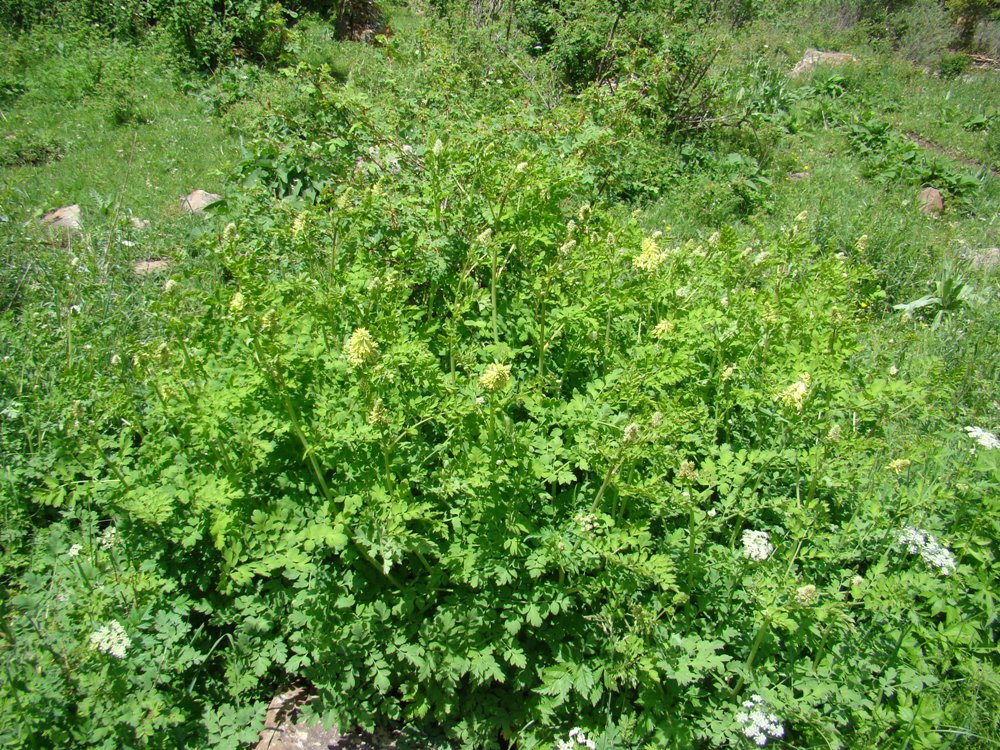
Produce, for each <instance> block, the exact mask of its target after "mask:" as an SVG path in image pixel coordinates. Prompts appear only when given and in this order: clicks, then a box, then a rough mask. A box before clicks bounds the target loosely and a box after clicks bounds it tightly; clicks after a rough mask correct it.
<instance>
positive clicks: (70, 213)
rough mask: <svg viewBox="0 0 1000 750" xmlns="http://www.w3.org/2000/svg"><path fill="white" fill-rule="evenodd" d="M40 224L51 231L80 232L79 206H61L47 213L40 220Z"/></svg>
mask: <svg viewBox="0 0 1000 750" xmlns="http://www.w3.org/2000/svg"><path fill="white" fill-rule="evenodd" d="M41 222H42V224H45V225H46V226H48V227H50V228H51V229H62V230H65V231H73V232H78V231H80V228H81V225H80V206H78V205H77V204H76V203H74V204H73V205H72V206H63V207H62V208H57V209H56V210H55V211H49V212H48V213H47V214H45V215H44V216H43V217H42V218H41Z"/></svg>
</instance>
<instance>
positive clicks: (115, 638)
mask: <svg viewBox="0 0 1000 750" xmlns="http://www.w3.org/2000/svg"><path fill="white" fill-rule="evenodd" d="M131 645H132V641H131V640H130V639H129V637H128V634H127V633H126V632H125V628H123V627H122V626H121V623H120V622H118V620H112V621H111V622H109V623H108V624H107V625H102V626H101V627H100V628H98V629H97V630H96V631H94V633H93V634H92V635H91V636H90V647H91V648H96V649H97V650H98V651H100V652H101V653H102V654H110V655H111V656H113V657H115V658H116V659H124V658H125V652H126V651H128V649H129V647H130V646H131Z"/></svg>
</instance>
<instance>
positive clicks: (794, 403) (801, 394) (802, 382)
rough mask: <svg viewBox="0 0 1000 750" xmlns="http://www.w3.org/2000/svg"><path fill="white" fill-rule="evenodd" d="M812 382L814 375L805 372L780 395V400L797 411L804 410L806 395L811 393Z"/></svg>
mask: <svg viewBox="0 0 1000 750" xmlns="http://www.w3.org/2000/svg"><path fill="white" fill-rule="evenodd" d="M811 384H812V375H810V374H809V373H808V372H804V373H802V374H801V375H799V379H798V380H797V381H795V382H794V383H792V384H791V385H790V386H788V387H787V388H786V389H785V390H783V391H782V392H781V393H780V394H779V395H778V400H779V401H781V403H783V404H784V405H785V406H787V407H788V408H790V409H795V410H796V411H802V406H803V405H804V404H805V401H806V396H808V395H809V386H810V385H811Z"/></svg>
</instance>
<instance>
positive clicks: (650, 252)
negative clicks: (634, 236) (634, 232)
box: [632, 237, 667, 273]
mask: <svg viewBox="0 0 1000 750" xmlns="http://www.w3.org/2000/svg"><path fill="white" fill-rule="evenodd" d="M666 260H667V254H666V252H665V251H663V250H662V249H661V248H660V246H659V245H658V244H657V242H656V239H654V238H653V237H646V238H645V239H643V241H642V252H641V253H639V254H638V255H637V256H635V257H634V258H633V259H632V265H633V267H635V268H637V269H639V270H640V271H645V272H646V273H653V272H654V271H656V269H658V268H659V267H660V266H662V265H663V263H664V262H665V261H666Z"/></svg>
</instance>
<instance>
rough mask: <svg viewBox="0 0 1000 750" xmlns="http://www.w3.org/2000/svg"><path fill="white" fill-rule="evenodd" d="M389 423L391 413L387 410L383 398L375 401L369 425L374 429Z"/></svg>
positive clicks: (369, 415) (369, 417)
mask: <svg viewBox="0 0 1000 750" xmlns="http://www.w3.org/2000/svg"><path fill="white" fill-rule="evenodd" d="M388 423H389V411H388V409H386V408H385V402H384V401H382V399H381V398H377V399H375V403H374V404H373V405H372V410H371V411H370V412H368V424H370V425H371V426H372V427H381V426H382V425H385V424H388Z"/></svg>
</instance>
